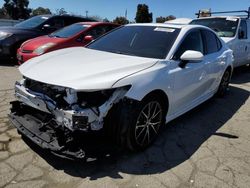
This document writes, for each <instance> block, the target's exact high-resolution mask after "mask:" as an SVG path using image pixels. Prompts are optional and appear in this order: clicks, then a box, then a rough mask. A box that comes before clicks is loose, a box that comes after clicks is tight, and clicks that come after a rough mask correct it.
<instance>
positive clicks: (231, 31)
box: [190, 18, 239, 37]
mask: <svg viewBox="0 0 250 188" xmlns="http://www.w3.org/2000/svg"><path fill="white" fill-rule="evenodd" d="M238 22H239V19H237V18H209V19H197V20H193V21H192V22H191V23H190V24H196V25H203V26H207V27H209V28H211V29H213V30H214V31H215V32H216V33H217V34H218V36H219V37H234V36H235V34H236V31H237V26H238Z"/></svg>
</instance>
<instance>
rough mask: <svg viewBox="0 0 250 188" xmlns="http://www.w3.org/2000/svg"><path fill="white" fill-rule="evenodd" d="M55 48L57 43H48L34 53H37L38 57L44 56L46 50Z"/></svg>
mask: <svg viewBox="0 0 250 188" xmlns="http://www.w3.org/2000/svg"><path fill="white" fill-rule="evenodd" d="M53 46H55V43H52V42H50V43H47V44H44V45H42V46H40V47H38V48H37V49H35V50H34V53H36V54H37V55H42V54H43V53H44V52H45V51H46V50H48V49H49V48H51V47H53Z"/></svg>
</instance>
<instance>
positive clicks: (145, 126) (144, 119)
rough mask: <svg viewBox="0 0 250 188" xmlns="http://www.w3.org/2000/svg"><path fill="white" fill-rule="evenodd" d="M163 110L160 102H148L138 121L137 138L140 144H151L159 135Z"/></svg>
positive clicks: (136, 127)
mask: <svg viewBox="0 0 250 188" xmlns="http://www.w3.org/2000/svg"><path fill="white" fill-rule="evenodd" d="M162 116H163V110H162V107H161V105H160V103H159V102H157V101H151V102H149V103H147V104H146V105H145V106H144V108H142V110H141V112H140V113H139V116H138V118H137V121H136V126H135V140H136V143H137V144H138V145H140V146H142V147H143V146H147V145H149V144H150V143H151V142H152V141H153V140H154V139H155V138H156V136H157V135H158V133H159V129H160V126H161V124H162V119H163V117H162Z"/></svg>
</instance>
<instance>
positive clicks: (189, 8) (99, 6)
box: [0, 0, 250, 21]
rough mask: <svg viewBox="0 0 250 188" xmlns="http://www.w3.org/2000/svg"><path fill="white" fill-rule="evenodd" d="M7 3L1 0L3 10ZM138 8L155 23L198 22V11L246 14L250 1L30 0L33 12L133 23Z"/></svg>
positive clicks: (0, 5)
mask: <svg viewBox="0 0 250 188" xmlns="http://www.w3.org/2000/svg"><path fill="white" fill-rule="evenodd" d="M3 3H4V1H3V0H0V7H2V5H3ZM138 4H147V5H148V6H149V11H150V12H152V13H153V19H154V21H155V18H156V17H158V16H168V15H174V16H176V17H177V18H182V17H187V18H195V15H194V13H196V12H198V10H199V9H209V8H211V9H212V11H229V10H247V9H248V7H249V6H250V0H144V1H143V0H106V1H104V0H30V5H29V7H30V8H37V7H39V6H41V7H45V8H49V9H50V10H51V11H52V12H56V10H57V9H59V8H64V9H65V10H66V11H67V12H69V13H74V14H79V15H86V11H88V15H89V16H100V17H102V18H108V19H109V20H113V19H114V18H115V17H116V16H124V15H125V12H126V10H127V16H128V19H129V20H130V21H134V18H135V14H136V8H137V5H138Z"/></svg>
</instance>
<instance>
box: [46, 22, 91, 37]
mask: <svg viewBox="0 0 250 188" xmlns="http://www.w3.org/2000/svg"><path fill="white" fill-rule="evenodd" d="M89 27H90V25H82V24H73V25H70V26H68V27H65V28H63V29H60V30H58V31H56V32H54V33H51V34H50V35H49V36H50V37H58V38H69V37H72V36H74V35H76V34H77V33H79V32H81V31H84V30H85V29H87V28H89Z"/></svg>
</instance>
